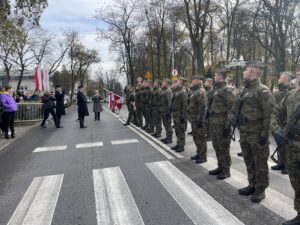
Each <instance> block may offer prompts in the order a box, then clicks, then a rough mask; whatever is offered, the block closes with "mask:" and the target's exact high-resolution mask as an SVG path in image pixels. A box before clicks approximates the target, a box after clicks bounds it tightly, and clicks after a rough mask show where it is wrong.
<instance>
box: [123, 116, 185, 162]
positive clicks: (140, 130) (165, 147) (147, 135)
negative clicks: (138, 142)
mask: <svg viewBox="0 0 300 225" xmlns="http://www.w3.org/2000/svg"><path fill="white" fill-rule="evenodd" d="M122 122H125V121H124V120H123V121H122ZM128 127H132V128H133V129H135V130H138V131H139V132H140V133H142V134H143V135H144V136H146V137H148V138H150V139H151V140H152V141H154V142H156V143H157V144H159V145H161V146H163V147H164V149H165V150H166V151H168V152H170V153H171V154H173V155H175V156H176V157H177V158H179V159H182V158H184V156H183V155H181V154H179V153H177V152H175V151H172V150H171V149H170V147H169V146H167V145H166V144H164V143H162V142H160V141H159V140H157V139H156V138H154V137H152V136H151V135H150V134H148V133H147V132H145V131H144V130H142V129H141V128H139V127H136V126H133V125H130V126H128ZM144 139H145V138H144Z"/></svg>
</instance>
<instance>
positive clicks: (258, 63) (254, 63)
mask: <svg viewBox="0 0 300 225" xmlns="http://www.w3.org/2000/svg"><path fill="white" fill-rule="evenodd" d="M247 67H249V68H257V69H261V70H263V69H265V68H266V64H264V63H263V62H261V61H249V62H247Z"/></svg>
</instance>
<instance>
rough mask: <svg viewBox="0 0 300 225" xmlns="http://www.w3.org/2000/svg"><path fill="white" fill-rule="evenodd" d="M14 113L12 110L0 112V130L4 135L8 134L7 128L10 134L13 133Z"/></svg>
mask: <svg viewBox="0 0 300 225" xmlns="http://www.w3.org/2000/svg"><path fill="white" fill-rule="evenodd" d="M14 118H15V113H14V112H4V113H3V114H2V119H3V123H2V126H3V128H2V130H3V132H5V134H6V135H8V128H9V129H10V131H11V134H12V135H13V134H14V132H15V126H14V123H15V119H14Z"/></svg>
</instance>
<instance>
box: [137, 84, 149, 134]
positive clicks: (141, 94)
mask: <svg viewBox="0 0 300 225" xmlns="http://www.w3.org/2000/svg"><path fill="white" fill-rule="evenodd" d="M147 85H148V84H147V81H143V83H142V84H141V88H140V91H139V97H138V101H139V104H138V105H139V109H140V110H141V112H142V115H143V117H144V120H145V125H144V126H143V127H142V129H143V130H146V128H147V122H148V121H147V119H146V112H145V104H146V103H145V102H146V95H145V94H146V86H147Z"/></svg>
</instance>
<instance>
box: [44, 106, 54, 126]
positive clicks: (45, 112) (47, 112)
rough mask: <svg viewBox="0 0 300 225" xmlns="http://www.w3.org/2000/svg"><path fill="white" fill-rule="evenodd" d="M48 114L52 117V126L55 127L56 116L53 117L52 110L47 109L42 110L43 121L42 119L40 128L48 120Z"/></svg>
mask: <svg viewBox="0 0 300 225" xmlns="http://www.w3.org/2000/svg"><path fill="white" fill-rule="evenodd" d="M49 114H51V115H52V118H53V121H54V124H55V126H56V124H57V123H56V115H55V112H54V109H48V110H44V119H43V121H42V124H41V125H42V126H44V125H45V122H46V120H47V119H48V118H49Z"/></svg>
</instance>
